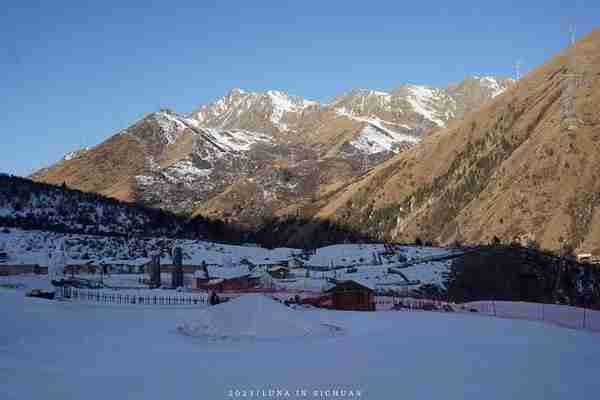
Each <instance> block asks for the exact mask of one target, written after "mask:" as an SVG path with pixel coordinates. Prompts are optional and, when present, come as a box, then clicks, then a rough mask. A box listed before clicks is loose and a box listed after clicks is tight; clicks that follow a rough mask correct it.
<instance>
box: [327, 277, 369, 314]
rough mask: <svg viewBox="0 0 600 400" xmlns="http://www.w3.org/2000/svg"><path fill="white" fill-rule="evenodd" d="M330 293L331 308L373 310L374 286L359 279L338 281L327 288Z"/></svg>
mask: <svg viewBox="0 0 600 400" xmlns="http://www.w3.org/2000/svg"><path fill="white" fill-rule="evenodd" d="M327 293H330V294H331V300H332V308H334V309H336V310H348V311H375V288H374V287H373V285H372V284H370V283H367V282H364V281H359V280H344V281H338V282H337V283H336V284H335V286H334V287H332V288H331V289H329V290H327Z"/></svg>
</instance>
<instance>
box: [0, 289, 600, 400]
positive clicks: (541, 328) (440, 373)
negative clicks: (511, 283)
mask: <svg viewBox="0 0 600 400" xmlns="http://www.w3.org/2000/svg"><path fill="white" fill-rule="evenodd" d="M199 312H201V309H198V308H182V307H178V308H165V307H158V308H156V307H155V308H152V307H144V306H135V307H131V306H93V305H85V304H69V303H60V302H48V301H44V300H39V299H31V298H25V297H24V296H23V291H17V290H9V289H0V315H1V316H2V317H1V319H2V329H0V393H2V394H3V395H2V398H3V399H89V400H92V399H102V400H104V399H168V398H177V399H179V398H182V399H183V398H199V399H211V400H213V399H227V398H232V396H230V395H232V394H233V395H234V397H235V392H231V393H230V390H232V391H235V390H247V391H250V390H263V389H264V390H269V389H283V390H289V391H290V394H291V395H292V397H291V398H294V396H295V391H296V390H307V392H306V393H307V397H306V398H318V397H325V394H326V392H322V393H320V392H317V393H316V394H317V395H318V396H315V393H314V392H313V390H323V391H325V390H334V389H345V390H352V391H354V392H353V393H354V395H355V397H354V398H357V396H356V395H357V394H358V391H360V394H361V398H368V399H390V398H402V399H436V398H444V399H482V398H485V399H502V400H505V399H528V400H531V399H543V400H550V399H565V398H577V399H592V398H597V395H598V393H600V380H599V379H598V377H599V376H600V335H598V334H593V333H590V332H585V331H576V330H570V329H565V328H560V327H555V326H551V325H546V324H543V323H539V322H530V321H518V320H504V319H493V318H487V317H484V316H477V315H458V314H441V313H427V312H420V313H419V312H414V313H410V312H374V313H359V312H335V311H322V310H316V311H298V312H303V313H306V317H307V318H309V319H314V320H316V321H318V322H325V323H331V324H334V325H337V326H340V327H342V328H343V329H344V330H345V334H344V335H342V336H337V337H325V338H310V339H308V338H307V339H285V340H283V339H282V340H269V341H267V340H255V341H249V340H227V341H214V340H213V341H209V340H207V339H199V338H191V337H187V336H184V335H181V334H179V333H178V332H177V330H176V327H177V325H178V324H180V323H181V322H184V321H188V320H193V319H194V316H195V315H198V313H199ZM332 394H333V393H332V392H329V395H330V397H329V398H332V397H331V396H332ZM239 395H240V396H239V397H241V395H242V393H240V394H239ZM249 395H250V393H249V392H246V396H247V397H248V396H249ZM266 395H268V393H264V396H262V397H266ZM321 395H322V396H321ZM255 397H256V395H255ZM338 398H340V397H338ZM346 398H349V397H348V393H347V394H346Z"/></svg>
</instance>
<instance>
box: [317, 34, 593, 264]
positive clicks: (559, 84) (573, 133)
mask: <svg viewBox="0 0 600 400" xmlns="http://www.w3.org/2000/svg"><path fill="white" fill-rule="evenodd" d="M571 100H572V101H571ZM571 103H572V104H573V106H572V107H571V106H570V104H571ZM599 111H600V29H597V30H595V31H594V32H592V33H591V34H589V35H588V36H587V37H585V38H584V39H582V40H581V41H579V42H578V43H577V44H576V45H575V46H573V47H571V48H569V49H567V50H565V51H563V52H562V53H561V54H559V55H558V56H556V57H554V58H553V59H551V60H550V61H548V62H547V63H545V64H544V65H542V66H541V67H539V68H537V69H536V70H534V71H532V72H531V73H530V74H529V75H527V76H526V77H525V78H523V79H522V80H521V81H519V82H518V83H517V84H516V85H513V86H512V87H511V88H509V89H508V90H507V91H506V92H505V93H504V94H502V95H500V96H498V97H497V98H496V99H495V100H494V101H493V102H491V103H489V104H488V105H486V106H485V107H484V108H483V109H481V110H479V111H477V112H475V113H472V114H469V115H467V117H465V119H464V120H463V121H461V122H460V123H456V124H454V125H453V126H451V127H449V128H447V129H444V130H440V131H438V132H436V133H434V134H432V135H430V136H429V137H427V138H426V139H425V140H424V141H423V142H422V143H421V144H419V145H418V146H416V147H415V148H413V149H412V150H410V151H407V152H404V153H401V154H400V155H398V156H396V157H394V158H393V159H391V160H390V161H388V162H386V163H384V164H382V165H380V166H379V167H377V168H375V169H373V170H371V171H370V172H369V173H368V175H366V176H365V177H363V178H362V179H355V180H354V181H352V182H350V183H348V184H347V185H345V186H344V187H343V188H342V189H339V190H337V191H335V192H333V193H331V194H330V195H328V196H327V197H324V198H322V199H320V201H319V202H318V203H317V205H318V206H319V210H318V212H317V213H315V214H314V215H313V216H314V217H316V218H320V219H329V218H331V219H335V220H337V221H338V222H343V223H346V224H349V225H351V226H352V227H354V228H357V229H362V230H367V231H369V233H370V234H371V235H374V236H378V237H382V238H383V237H385V238H389V239H394V240H414V239H415V237H417V236H419V237H421V238H423V239H430V240H436V241H440V242H443V243H448V242H452V241H454V240H457V239H458V240H461V241H467V242H485V241H489V240H491V239H492V238H493V237H494V236H498V237H499V238H501V239H504V240H513V239H514V238H521V239H523V238H528V239H530V240H535V241H536V242H538V243H539V244H540V245H541V246H543V247H546V248H552V249H556V248H559V247H561V246H563V245H565V244H569V245H573V246H574V247H575V248H578V249H580V250H586V251H594V252H596V253H599V252H600V207H599V205H600V125H599V120H600V112H599ZM313 207H314V205H313Z"/></svg>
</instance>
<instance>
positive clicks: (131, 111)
mask: <svg viewBox="0 0 600 400" xmlns="http://www.w3.org/2000/svg"><path fill="white" fill-rule="evenodd" d="M122 3H124V2H116V1H114V0H107V1H105V2H97V3H91V4H84V2H79V1H71V0H65V1H61V2H60V4H57V3H51V2H34V1H28V0H23V1H19V2H17V1H12V0H9V2H8V4H7V5H5V6H4V7H5V10H4V11H5V12H4V13H3V15H0V32H1V35H0V44H1V45H2V46H1V48H2V49H1V50H0V67H1V68H2V72H3V73H2V74H0V87H1V88H2V89H1V91H2V94H3V96H1V98H2V104H0V106H1V108H0V110H2V111H0V119H1V120H2V122H3V132H2V135H1V136H0V148H1V149H2V153H1V155H2V157H0V160H1V162H0V172H6V173H12V174H16V175H28V174H30V173H32V172H34V171H35V170H37V169H39V168H41V167H44V166H48V165H50V164H52V163H53V162H55V161H57V160H59V159H60V158H61V157H62V156H63V155H64V154H66V153H68V152H69V151H72V150H76V149H79V148H83V147H87V146H93V145H96V144H98V143H100V142H102V141H103V140H105V139H106V138H108V137H109V136H110V135H112V134H114V133H116V132H117V131H119V130H121V129H123V128H126V127H127V126H129V125H130V124H131V123H132V122H133V121H135V120H138V119H139V118H141V117H142V116H143V115H145V114H147V113H149V112H152V111H158V110H159V109H160V108H172V109H174V110H177V111H179V112H190V111H192V110H195V109H197V108H198V107H199V106H200V105H202V104H208V103H210V102H212V101H213V100H215V99H217V98H219V97H222V96H223V95H224V94H225V93H227V92H228V91H230V90H231V89H232V88H235V87H240V88H242V89H244V90H248V91H266V90H269V89H273V90H282V91H286V92H288V93H290V94H293V95H296V96H300V97H303V98H307V99H311V100H317V101H320V102H327V101H329V100H331V99H332V98H333V97H334V96H337V95H340V94H342V93H345V92H348V91H350V90H351V89H354V88H366V89H373V90H391V89H392V88H393V87H397V86H399V85H400V84H402V83H412V84H422V85H429V86H436V87H446V86H447V85H448V84H450V83H452V82H457V81H461V80H462V79H464V78H466V77H467V76H471V75H496V76H513V75H514V63H515V62H516V61H517V60H519V59H520V60H523V62H524V70H528V69H531V68H533V67H535V66H537V65H539V64H541V63H543V62H544V61H546V60H547V59H548V58H550V57H551V56H553V55H554V54H556V53H557V52H559V51H560V50H562V49H564V48H565V47H566V46H567V44H568V31H569V26H570V25H572V24H573V25H575V26H576V27H577V36H578V37H579V38H580V37H582V36H583V35H585V34H586V33H588V32H590V31H591V30H592V29H593V28H594V27H595V24H597V23H598V18H597V17H598V16H599V15H600V2H597V1H581V0H579V1H573V2H570V3H569V4H568V5H567V4H565V2H564V1H563V2H561V1H542V0H532V1H529V2H527V4H526V5H523V4H520V3H519V2H516V1H515V2H511V1H508V2H504V3H502V4H491V3H490V4H479V3H481V2H479V3H476V2H472V1H455V2H452V3H451V4H450V3H448V2H431V1H429V2H428V1H422V2H418V4H404V3H400V2H391V1H389V2H388V1H385V2H383V1H382V2H378V1H374V2H370V3H369V4H368V6H367V5H365V3H363V2H348V1H345V2H342V1H328V2H318V1H304V2H285V1H261V2H257V3H259V4H249V3H246V2H240V3H239V4H224V3H223V2H218V1H209V0H205V1H202V2H197V1H194V2H192V1H178V2H164V1H160V2H158V1H148V0H147V1H144V2H142V1H128V2H127V4H126V5H124V4H122ZM399 3H400V4H399ZM484 3H485V2H484Z"/></svg>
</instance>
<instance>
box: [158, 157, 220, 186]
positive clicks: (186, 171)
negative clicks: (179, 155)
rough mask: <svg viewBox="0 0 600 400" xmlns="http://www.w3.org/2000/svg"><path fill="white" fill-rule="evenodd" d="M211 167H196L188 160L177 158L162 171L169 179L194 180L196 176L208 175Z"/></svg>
mask: <svg viewBox="0 0 600 400" xmlns="http://www.w3.org/2000/svg"><path fill="white" fill-rule="evenodd" d="M211 172H212V168H198V167H196V166H195V165H194V164H193V163H192V161H190V160H179V161H177V162H176V163H175V164H173V165H171V166H169V167H168V168H165V169H164V170H163V171H162V173H163V176H165V177H166V178H167V179H168V180H169V181H172V182H173V181H177V182H180V181H185V182H194V181H195V180H196V179H198V178H207V177H209V176H210V174H211Z"/></svg>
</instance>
